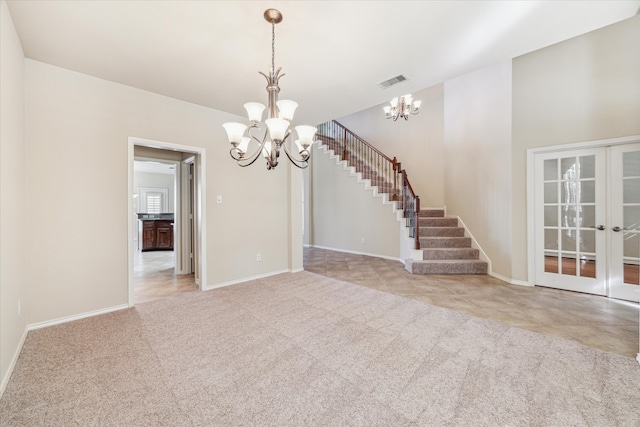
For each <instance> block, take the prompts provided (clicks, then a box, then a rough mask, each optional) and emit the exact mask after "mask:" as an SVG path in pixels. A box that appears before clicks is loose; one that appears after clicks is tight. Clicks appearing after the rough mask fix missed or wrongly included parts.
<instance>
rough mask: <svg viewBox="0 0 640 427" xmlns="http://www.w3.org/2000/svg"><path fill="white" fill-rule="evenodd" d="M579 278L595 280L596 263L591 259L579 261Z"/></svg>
mask: <svg viewBox="0 0 640 427" xmlns="http://www.w3.org/2000/svg"><path fill="white" fill-rule="evenodd" d="M580 276H582V277H591V278H593V279H595V278H596V262H595V261H594V260H591V259H582V260H580Z"/></svg>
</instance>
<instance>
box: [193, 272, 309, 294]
mask: <svg viewBox="0 0 640 427" xmlns="http://www.w3.org/2000/svg"><path fill="white" fill-rule="evenodd" d="M299 271H302V270H299ZM282 273H292V271H291V270H281V271H272V272H270V273H265V274H258V275H257V276H251V277H243V278H242V279H238V280H230V281H228V282H223V283H216V284H215V285H207V286H204V287H203V288H202V290H203V291H210V290H212V289H218V288H224V287H225V286H231V285H237V284H239V283H245V282H250V281H252V280H257V279H264V278H265V277H270V276H275V275H276V274H282ZM294 273H295V272H294Z"/></svg>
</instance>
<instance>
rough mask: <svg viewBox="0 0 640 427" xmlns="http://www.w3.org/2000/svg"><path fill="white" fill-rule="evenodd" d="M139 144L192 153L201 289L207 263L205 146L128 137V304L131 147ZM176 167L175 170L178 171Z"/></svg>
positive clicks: (130, 297)
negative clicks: (194, 160)
mask: <svg viewBox="0 0 640 427" xmlns="http://www.w3.org/2000/svg"><path fill="white" fill-rule="evenodd" d="M136 145H138V146H143V147H150V148H159V149H164V150H173V151H180V152H186V153H193V154H194V155H195V158H196V177H195V183H196V188H197V200H196V204H197V208H198V209H197V210H196V212H195V216H196V220H195V224H196V229H197V234H196V240H197V242H196V251H195V252H196V253H195V254H194V256H196V263H195V265H196V271H195V277H196V284H197V285H198V288H199V289H200V290H202V289H203V288H204V286H205V284H206V283H207V281H206V277H207V264H206V262H205V260H206V259H207V257H206V254H207V245H206V244H205V236H206V235H207V233H206V221H205V220H204V218H205V217H206V206H207V204H206V194H207V192H206V167H205V166H206V150H205V149H204V148H202V147H194V146H188V145H181V144H174V143H170V142H162V141H153V140H150V139H144V138H136V137H129V141H128V153H127V161H128V195H129V197H128V198H127V218H128V222H127V224H128V232H127V238H128V244H127V247H128V266H129V272H128V305H129V307H133V305H134V302H133V256H134V251H135V250H136V248H134V239H133V227H134V221H135V219H134V216H133V197H132V195H133V161H134V159H135V154H134V147H135V146H136ZM178 172H179V171H176V173H178Z"/></svg>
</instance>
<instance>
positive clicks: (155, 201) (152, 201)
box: [147, 193, 162, 214]
mask: <svg viewBox="0 0 640 427" xmlns="http://www.w3.org/2000/svg"><path fill="white" fill-rule="evenodd" d="M161 208H162V194H160V193H155V194H154V193H147V213H152V214H157V213H160V212H162V210H161Z"/></svg>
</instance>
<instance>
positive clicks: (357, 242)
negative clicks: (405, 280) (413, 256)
mask: <svg viewBox="0 0 640 427" xmlns="http://www.w3.org/2000/svg"><path fill="white" fill-rule="evenodd" d="M313 147H314V149H313V152H312V155H311V157H312V166H311V171H310V172H311V179H312V182H313V187H312V190H311V195H310V197H311V203H310V205H311V209H312V213H311V217H312V220H311V233H310V235H311V242H310V243H311V244H312V245H313V246H319V247H324V248H329V249H337V250H341V251H347V252H355V253H364V254H369V255H378V256H384V257H390V258H393V259H399V258H400V245H399V242H400V232H401V228H400V222H399V221H398V219H397V215H396V214H395V213H394V212H393V209H392V207H391V205H388V204H383V201H382V197H381V196H379V197H373V192H372V190H365V187H364V184H363V183H361V182H360V183H359V182H357V179H356V178H355V177H354V176H351V174H350V171H349V170H346V169H344V168H343V167H341V166H340V167H339V166H337V165H336V158H335V157H333V158H330V157H329V155H328V154H327V153H326V152H325V151H324V148H319V146H318V145H316V144H314V145H313ZM363 238H364V239H365V242H364V243H362V239H363Z"/></svg>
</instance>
